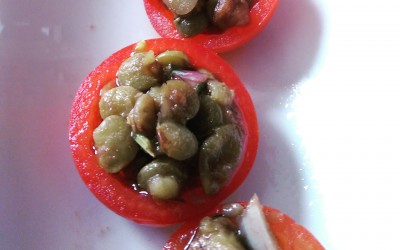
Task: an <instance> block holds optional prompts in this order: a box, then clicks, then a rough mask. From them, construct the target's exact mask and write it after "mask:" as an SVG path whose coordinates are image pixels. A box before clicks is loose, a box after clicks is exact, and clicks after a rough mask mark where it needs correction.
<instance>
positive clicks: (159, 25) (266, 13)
mask: <svg viewBox="0 0 400 250" xmlns="http://www.w3.org/2000/svg"><path fill="white" fill-rule="evenodd" d="M278 2H279V0H254V1H253V3H252V5H251V6H252V7H251V9H250V14H249V16H250V23H249V24H247V25H244V26H234V27H231V28H229V29H227V30H225V31H223V32H220V33H201V34H198V35H196V36H193V37H188V38H184V37H182V36H181V35H179V33H178V31H177V30H176V28H175V26H174V22H173V18H174V14H173V13H172V12H171V11H170V10H168V9H167V8H166V7H165V6H164V4H163V3H162V1H161V0H144V6H145V9H146V13H147V16H148V17H149V19H150V22H151V24H152V25H153V27H154V29H155V30H156V31H157V33H158V34H159V35H160V36H161V37H169V38H177V39H182V40H185V41H192V42H196V43H199V44H201V45H202V46H204V47H206V48H209V49H212V50H214V51H215V52H217V53H223V52H228V51H231V50H234V49H236V48H238V47H240V46H242V45H243V44H245V43H247V42H248V41H250V40H251V39H253V38H254V37H255V36H256V35H257V34H259V33H260V32H261V30H262V29H263V28H264V27H265V26H266V25H267V24H268V22H269V20H270V19H271V17H272V15H273V14H274V12H275V9H276V7H277V5H278Z"/></svg>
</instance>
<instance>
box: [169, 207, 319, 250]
mask: <svg viewBox="0 0 400 250" xmlns="http://www.w3.org/2000/svg"><path fill="white" fill-rule="evenodd" d="M239 204H241V205H243V206H246V205H247V204H248V203H247V202H239ZM222 207H223V206H222V205H220V206H218V208H217V209H215V211H213V212H211V213H209V214H208V215H209V216H212V215H215V214H219V213H220V212H221V209H222ZM263 212H264V214H265V217H266V219H267V221H268V223H269V226H270V228H271V230H272V232H273V234H274V236H275V238H276V240H277V243H278V245H279V247H280V249H281V250H291V249H302V250H323V249H325V248H324V247H323V246H322V245H321V243H320V242H319V241H318V240H317V239H316V238H315V237H314V236H313V235H312V234H311V233H310V232H309V231H308V230H307V229H306V228H304V227H303V226H301V225H299V224H297V223H296V222H295V221H294V220H293V219H292V218H290V217H289V216H287V215H285V214H283V213H282V212H280V211H278V210H277V209H274V208H271V207H267V206H263ZM200 220H201V218H197V219H195V220H191V221H189V222H186V223H184V224H183V225H182V226H181V227H179V228H178V229H177V230H176V231H175V232H174V233H173V234H172V236H171V237H170V238H169V240H168V241H167V243H166V244H165V245H164V250H167V249H174V250H180V249H185V246H187V245H188V243H189V242H190V240H191V239H192V237H193V236H194V234H195V233H196V230H197V227H198V226H199V223H200Z"/></svg>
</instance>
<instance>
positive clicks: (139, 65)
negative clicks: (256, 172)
mask: <svg viewBox="0 0 400 250" xmlns="http://www.w3.org/2000/svg"><path fill="white" fill-rule="evenodd" d="M69 141H70V145H71V150H72V155H73V159H74V162H75V165H76V168H77V170H78V172H79V174H80V176H81V177H82V179H83V181H84V183H85V184H86V185H87V187H88V188H89V189H90V191H91V192H92V193H93V194H94V195H95V196H96V197H97V198H98V199H99V200H100V201H101V202H102V203H104V204H105V205H106V206H107V207H109V208H110V209H111V210H113V211H114V212H115V213H117V214H119V215H121V216H123V217H125V218H127V219H130V220H133V221H135V222H137V223H141V224H149V225H159V226H162V225H171V224H175V223H179V222H183V221H186V220H188V219H190V218H193V217H195V216H198V215H201V214H204V213H205V212H207V211H209V210H210V209H212V208H214V207H215V206H216V205H217V204H218V203H219V202H220V201H222V200H223V199H225V198H226V197H227V196H228V195H230V194H231V193H232V192H233V191H235V190H236V189H237V188H238V187H239V185H240V184H241V183H242V182H243V181H244V179H245V178H246V176H247V175H248V173H249V171H250V169H251V168H252V165H253V162H254V159H255V156H256V152H257V147H258V125H257V118H256V114H255V110H254V106H253V103H252V101H251V98H250V96H249V94H248V92H247V91H246V89H245V87H244V86H243V84H242V83H241V81H240V79H239V78H238V76H237V75H236V74H235V72H234V71H233V70H232V68H231V67H230V66H229V65H228V64H227V63H226V62H225V61H224V60H223V59H221V58H220V57H219V56H218V55H216V54H215V53H214V52H212V51H211V50H208V49H205V48H203V47H201V46H198V45H195V44H193V43H188V42H187V41H181V40H177V39H165V38H161V39H151V40H147V41H142V42H139V43H137V44H133V45H131V46H128V47H126V48H124V49H122V50H120V51H118V52H116V53H114V54H113V55H111V56H110V57H109V58H107V59H106V60H105V61H104V62H102V63H101V64H100V65H99V66H98V67H97V68H96V69H95V70H94V71H92V72H91V73H90V74H89V75H88V76H87V78H86V79H85V80H84V82H83V83H82V85H81V86H80V88H79V90H78V93H77V95H76V97H75V100H74V102H73V105H72V111H71V118H70V127H69Z"/></svg>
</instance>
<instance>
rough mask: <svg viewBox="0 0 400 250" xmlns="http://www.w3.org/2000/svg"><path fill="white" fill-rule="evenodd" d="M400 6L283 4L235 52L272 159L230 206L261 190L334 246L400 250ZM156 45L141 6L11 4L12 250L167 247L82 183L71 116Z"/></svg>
mask: <svg viewBox="0 0 400 250" xmlns="http://www.w3.org/2000/svg"><path fill="white" fill-rule="evenodd" d="M398 10H399V7H398V5H397V2H396V1H390V0H381V1H368V0H352V1H348V0H335V1H333V0H332V1H323V0H281V2H280V4H279V6H278V9H277V11H276V14H275V16H274V17H273V18H272V20H271V22H270V24H269V25H268V26H267V28H266V29H265V30H264V31H263V32H262V33H261V34H260V35H259V36H258V37H257V38H255V39H254V40H252V41H251V42H250V43H249V44H247V45H245V46H243V47H242V48H240V49H237V50H235V51H233V52H230V53H227V54H224V55H223V57H224V58H225V59H226V60H228V61H229V62H230V63H231V65H232V66H233V67H234V68H235V69H236V70H237V73H238V75H239V76H240V77H241V78H242V80H243V82H245V84H246V86H247V88H248V90H249V92H250V94H251V95H252V97H253V100H254V103H255V105H256V107H257V112H258V116H259V126H260V135H261V136H260V149H259V153H258V156H257V159H256V163H255V166H254V169H253V171H252V172H251V174H250V176H249V178H248V179H247V180H246V182H245V183H244V184H243V185H242V186H241V188H240V189H239V190H238V191H237V192H235V193H234V194H233V195H232V196H231V197H229V198H228V201H236V200H247V199H248V198H249V197H250V196H251V195H252V194H253V193H254V192H257V193H258V194H259V196H260V198H261V200H262V202H263V203H265V204H268V205H270V206H273V207H276V208H278V209H280V210H282V211H283V212H285V213H287V214H289V215H290V216H292V217H293V218H294V219H296V220H297V221H298V222H299V223H300V224H302V225H304V226H305V227H307V228H308V229H309V230H310V231H311V232H312V233H314V234H315V236H316V237H317V238H318V239H319V240H320V241H321V242H322V243H323V244H324V245H325V246H326V248H327V249H396V248H398V231H399V230H398V227H397V225H399V224H400V204H399V200H400V199H399V195H398V190H400V184H399V181H398V179H399V178H400V160H399V158H400V157H399V155H400V153H399V150H400V147H399V142H400V132H399V130H400V112H399V111H398V108H399V107H400V74H399V69H400V45H399V44H400V38H399V37H400V36H399V35H400V34H399V33H400V28H399V27H400V15H399V14H398V12H399V11H398ZM153 37H158V36H157V34H156V33H155V31H154V30H153V29H152V27H151V25H150V23H149V21H148V19H147V17H146V15H145V12H144V8H143V4H142V2H141V1H139V0H134V1H128V0H119V1H111V0H108V1H107V0H96V1H95V0H85V1H67V0H63V1H61V0H53V1H50V0H32V1H24V0H0V121H1V123H0V164H1V165H0V249H4V250H8V249H10V250H11V249H161V247H162V246H163V244H164V242H165V241H166V240H167V238H168V236H169V235H170V234H171V232H172V231H173V229H174V228H148V227H143V226H140V225H136V224H134V223H132V222H130V221H127V220H125V219H123V218H121V217H119V216H117V215H115V214H114V213H113V212H111V211H109V210H108V209H107V208H106V207H104V206H103V205H102V204H100V203H99V202H98V201H97V200H96V199H95V198H94V197H93V196H92V195H91V194H90V192H89V191H88V189H87V188H86V187H85V186H84V184H83V183H82V181H81V179H80V177H79V176H78V174H77V172H76V171H75V168H74V166H73V162H72V159H71V154H70V150H69V145H68V119H69V111H70V105H71V103H72V100H73V97H74V95H75V92H76V91H77V89H78V87H79V85H80V83H81V81H82V80H83V79H84V78H85V76H86V75H87V74H88V73H89V72H90V71H91V70H92V69H93V68H94V67H95V66H97V65H98V64H99V63H100V62H101V61H102V60H103V59H105V58H106V57H107V56H108V55H110V54H111V53H112V52H114V51H117V50H119V49H120V48H122V47H124V46H126V45H129V44H130V43H132V42H136V41H138V40H141V39H145V38H153Z"/></svg>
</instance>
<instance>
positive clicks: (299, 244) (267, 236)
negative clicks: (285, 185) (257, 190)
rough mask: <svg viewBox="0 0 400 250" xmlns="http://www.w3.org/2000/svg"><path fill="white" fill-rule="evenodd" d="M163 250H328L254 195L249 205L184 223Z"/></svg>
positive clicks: (239, 204) (221, 208) (220, 209)
mask: <svg viewBox="0 0 400 250" xmlns="http://www.w3.org/2000/svg"><path fill="white" fill-rule="evenodd" d="M164 249H165V250H167V249H174V250H183V249H185V250H195V249H257V250H261V249H268V250H290V249H302V250H306V249H307V250H323V249H325V248H324V247H323V246H322V245H321V243H320V242H319V241H318V240H317V239H316V238H315V237H314V236H313V235H312V234H311V233H310V232H309V231H308V230H307V229H306V228H304V227H303V226H301V225H299V224H297V223H296V222H295V221H294V220H293V219H291V218H290V217H289V216H287V215H286V214H284V213H282V212H280V211H279V210H277V209H274V208H271V207H268V206H263V205H261V204H260V201H259V200H258V197H257V196H256V195H254V196H253V197H252V198H251V199H250V201H249V202H237V203H228V204H222V205H220V206H218V207H217V208H216V209H215V210H214V211H212V212H210V213H209V214H207V215H205V216H202V217H199V218H196V219H194V220H191V221H188V222H186V223H184V224H183V225H182V226H181V227H179V228H178V229H177V230H176V231H175V232H174V233H173V234H172V236H171V237H170V238H169V240H168V241H167V243H166V244H165V245H164Z"/></svg>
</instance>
